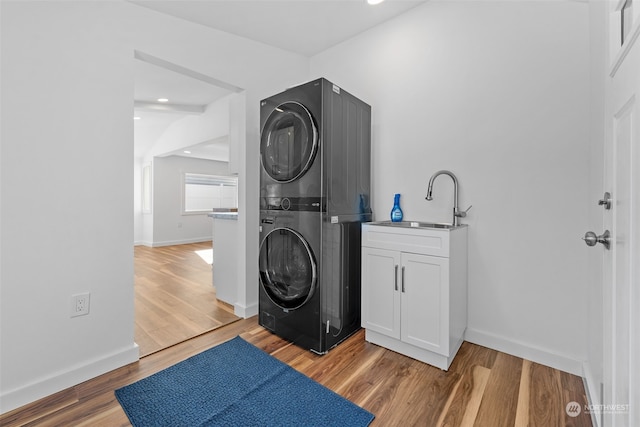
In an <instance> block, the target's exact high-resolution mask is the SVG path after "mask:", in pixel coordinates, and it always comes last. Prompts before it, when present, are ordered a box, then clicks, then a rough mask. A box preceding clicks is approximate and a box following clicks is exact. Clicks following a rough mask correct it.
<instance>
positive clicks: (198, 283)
mask: <svg viewBox="0 0 640 427" xmlns="http://www.w3.org/2000/svg"><path fill="white" fill-rule="evenodd" d="M210 258H211V242H202V243H190V244H186V245H175V246H163V247H156V248H150V247H147V246H136V247H135V250H134V268H135V286H134V289H135V319H136V320H135V340H136V343H138V345H139V346H140V356H146V355H149V354H151V353H154V352H156V351H158V350H161V349H163V348H167V347H169V346H172V345H174V344H177V343H179V342H182V341H184V340H187V339H189V338H193V337H195V336H197V335H200V334H202V333H205V332H207V331H211V330H213V329H215V328H219V327H221V326H224V325H227V324H229V323H231V322H235V321H236V320H238V319H239V317H236V316H235V315H234V314H233V307H231V306H230V305H228V304H225V303H223V302H219V301H218V300H217V299H216V293H215V290H214V288H213V285H212V283H211V259H210Z"/></svg>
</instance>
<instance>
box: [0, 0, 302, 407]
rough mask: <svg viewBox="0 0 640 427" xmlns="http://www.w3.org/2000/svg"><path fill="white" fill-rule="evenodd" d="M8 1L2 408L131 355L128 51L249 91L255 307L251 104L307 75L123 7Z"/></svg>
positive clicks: (246, 245) (293, 61) (287, 57)
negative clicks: (87, 305) (83, 309)
mask: <svg viewBox="0 0 640 427" xmlns="http://www.w3.org/2000/svg"><path fill="white" fill-rule="evenodd" d="M0 8H1V10H2V13H1V17H2V26H1V31H2V33H1V35H2V37H1V39H2V46H1V49H0V52H1V54H2V62H1V66H2V70H1V76H2V82H1V84H2V87H1V89H2V111H1V114H2V117H1V122H2V156H1V161H2V164H1V173H2V180H1V190H2V191H1V208H2V212H1V223H0V225H1V230H2V249H1V253H2V259H1V261H0V262H1V265H0V270H1V273H0V274H1V285H2V289H1V291H0V292H1V294H0V305H1V309H2V313H1V324H0V328H1V330H0V336H1V340H2V342H1V344H2V345H1V348H0V359H1V360H0V402H1V403H0V405H1V406H0V411H2V412H5V411H8V410H11V409H13V408H16V407H18V406H20V405H22V404H25V403H28V402H31V401H34V400H36V399H38V398H40V397H43V396H46V395H48V394H51V393H53V392H55V391H59V390H61V389H63V388H66V387H68V386H70V385H73V384H77V383H79V382H81V381H84V380H86V379H89V378H92V377H95V376H97V375H99V374H101V373H103V372H104V371H106V370H109V369H112V368H115V367H117V366H121V365H124V364H126V363H128V362H130V361H132V360H135V359H136V358H137V348H136V347H135V345H134V342H133V247H132V244H133V241H134V233H133V219H132V217H133V215H132V212H133V211H134V209H133V206H132V204H133V188H132V182H134V177H133V175H132V174H133V169H134V168H132V164H133V161H134V160H133V124H132V120H131V118H132V116H133V102H132V101H133V81H134V79H133V65H134V62H133V61H134V50H139V51H142V52H145V53H148V54H151V55H153V56H156V57H159V58H162V59H165V60H168V61H170V62H173V63H176V64H180V65H182V66H184V67H187V68H189V69H192V70H195V71H198V72H201V73H203V74H206V75H209V76H211V77H214V78H218V79H220V80H223V81H226V82H229V83H231V84H234V85H236V86H238V87H242V88H245V94H244V95H245V97H246V100H247V103H246V108H247V111H246V120H247V123H248V124H249V128H248V130H247V132H246V135H247V140H248V141H249V142H247V144H250V145H251V147H250V148H249V149H248V150H247V149H245V147H241V150H240V152H241V155H240V156H239V169H240V173H241V174H242V175H243V176H244V174H246V177H247V179H243V180H242V181H241V189H240V190H241V196H242V197H244V199H241V200H240V208H241V209H243V212H242V213H241V214H240V215H239V225H240V226H241V227H243V228H247V231H246V233H245V234H244V236H243V237H244V238H245V239H246V241H243V242H240V245H239V246H240V248H239V263H240V264H241V266H240V268H241V269H242V271H241V272H240V273H241V275H240V274H239V280H240V283H242V284H244V285H245V287H243V288H242V289H241V290H239V294H241V295H242V297H243V299H242V300H241V303H242V304H243V306H244V307H247V308H248V309H253V310H256V311H257V246H258V231H257V227H255V226H254V225H255V224H257V211H258V207H257V206H258V196H257V192H258V191H257V176H258V171H259V170H258V169H257V167H256V166H257V163H256V162H257V154H256V153H257V151H256V147H257V142H256V135H257V133H258V132H257V129H258V120H257V114H258V113H257V112H258V101H257V100H258V99H260V98H262V97H266V96H268V95H270V94H272V93H275V92H276V91H279V90H282V89H283V88H285V87H286V86H288V85H289V84H291V82H298V81H301V80H304V79H305V78H306V76H307V75H308V66H309V63H308V59H306V58H304V57H301V56H299V55H296V54H293V53H289V52H285V51H282V50H279V49H274V48H271V47H268V46H266V45H263V44H261V43H256V42H251V41H249V40H247V39H243V38H240V37H236V36H233V35H230V34H226V33H223V32H220V31H215V30H211V29H208V28H206V27H204V26H200V25H194V24H190V23H188V22H186V21H183V20H180V19H176V18H171V17H168V16H164V15H162V14H159V13H156V12H152V11H149V10H147V9H145V8H142V7H139V6H136V5H133V4H131V3H127V2H121V1H110V2H88V3H87V2H78V1H72V2H65V1H56V2H0ZM251 138H253V139H251ZM241 142H242V143H245V141H241ZM24 171H28V172H29V173H28V174H24ZM247 185H249V187H250V188H243V187H247ZM83 291H90V292H91V313H90V314H89V315H88V316H84V317H79V318H74V319H71V318H69V305H70V301H69V299H70V296H71V294H73V293H77V292H83ZM23 301H28V302H29V309H28V310H24V309H23V307H24V305H23V304H22V302H23ZM80 342H82V344H81V345H80V344H79V343H80Z"/></svg>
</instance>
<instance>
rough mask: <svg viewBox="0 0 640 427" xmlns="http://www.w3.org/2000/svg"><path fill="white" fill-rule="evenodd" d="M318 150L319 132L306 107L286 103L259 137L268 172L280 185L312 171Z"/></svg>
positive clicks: (295, 103)
mask: <svg viewBox="0 0 640 427" xmlns="http://www.w3.org/2000/svg"><path fill="white" fill-rule="evenodd" d="M317 149H318V130H317V128H316V125H315V123H314V121H313V117H312V116H311V113H310V112H309V110H307V109H306V107H305V106H304V105H302V104H300V103H298V102H284V103H282V104H280V105H278V106H277V107H276V108H275V109H274V110H273V111H272V112H271V114H270V115H269V117H268V118H267V121H266V122H265V124H264V127H263V129H262V133H261V134H260V156H261V160H262V167H263V168H264V170H265V172H266V173H267V174H268V175H269V176H270V177H271V178H273V179H275V180H276V181H278V182H291V181H294V180H296V179H298V178H299V177H301V176H302V175H303V174H304V173H305V172H306V171H307V169H309V168H310V167H311V164H312V163H313V158H314V157H315V155H316V151H317Z"/></svg>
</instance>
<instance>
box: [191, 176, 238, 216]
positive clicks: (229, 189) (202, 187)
mask: <svg viewBox="0 0 640 427" xmlns="http://www.w3.org/2000/svg"><path fill="white" fill-rule="evenodd" d="M237 207H238V178H236V177H232V176H216V175H204V174H196V173H185V174H184V208H183V213H201V212H210V211H211V209H214V208H237Z"/></svg>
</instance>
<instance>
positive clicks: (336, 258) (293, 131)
mask: <svg viewBox="0 0 640 427" xmlns="http://www.w3.org/2000/svg"><path fill="white" fill-rule="evenodd" d="M260 129H261V135H260V156H261V174H260V255H259V264H260V266H259V268H260V272H259V281H260V283H259V323H260V325H262V326H263V327H265V328H267V329H269V330H271V331H272V332H273V333H275V334H276V335H278V336H280V337H282V338H284V339H286V340H289V341H292V342H293V343H295V344H297V345H299V346H301V347H304V348H306V349H309V350H311V351H314V352H316V353H320V354H323V353H326V352H327V351H328V350H329V349H330V348H332V347H334V346H335V345H337V344H338V343H339V342H341V341H342V340H344V339H345V338H347V337H348V336H349V335H351V334H353V333H354V332H355V331H357V330H358V329H359V328H360V240H361V238H360V224H361V223H362V222H367V221H371V208H370V200H369V197H370V187H371V177H370V175H371V173H370V172H371V167H370V153H371V107H370V106H369V105H367V104H365V103H364V102H362V101H361V100H359V99H357V98H356V97H354V96H353V95H351V94H349V93H347V92H345V91H344V90H343V89H341V88H340V87H338V86H336V85H335V84H332V83H331V82H329V81H327V80H326V79H318V80H314V81H311V82H308V83H305V84H303V85H300V86H297V87H294V88H290V89H288V90H286V91H284V92H282V93H280V94H277V95H274V96H272V97H270V98H267V99H265V100H263V101H261V103H260Z"/></svg>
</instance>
